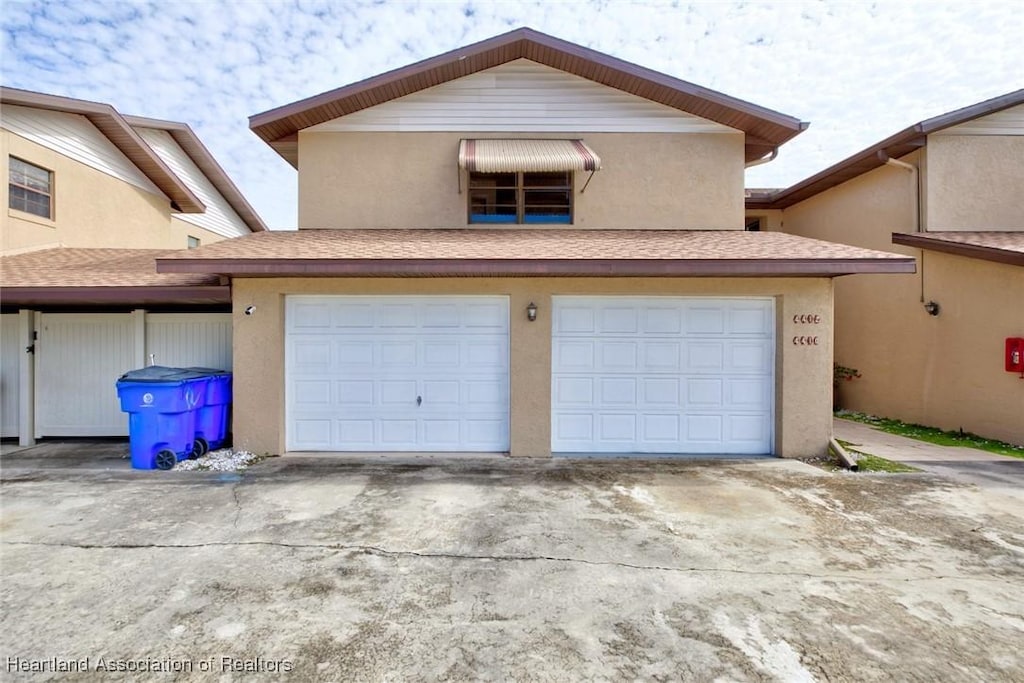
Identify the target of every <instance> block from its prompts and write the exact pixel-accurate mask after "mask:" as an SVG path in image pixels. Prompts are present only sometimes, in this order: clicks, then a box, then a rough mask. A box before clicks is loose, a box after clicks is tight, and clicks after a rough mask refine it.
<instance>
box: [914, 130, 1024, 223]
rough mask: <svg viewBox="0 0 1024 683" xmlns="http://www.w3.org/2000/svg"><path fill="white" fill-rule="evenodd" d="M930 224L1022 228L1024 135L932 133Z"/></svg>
mask: <svg viewBox="0 0 1024 683" xmlns="http://www.w3.org/2000/svg"><path fill="white" fill-rule="evenodd" d="M927 153H928V168H927V180H928V183H927V190H926V191H927V206H928V211H927V219H928V229H929V230H936V231H938V230H1000V231H1002V230H1012V231H1017V230H1024V201H1022V200H1021V198H1022V197H1024V135H1016V136H1013V135H942V134H936V135H929V136H928V148H927Z"/></svg>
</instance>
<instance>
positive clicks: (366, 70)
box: [2, 0, 1024, 227]
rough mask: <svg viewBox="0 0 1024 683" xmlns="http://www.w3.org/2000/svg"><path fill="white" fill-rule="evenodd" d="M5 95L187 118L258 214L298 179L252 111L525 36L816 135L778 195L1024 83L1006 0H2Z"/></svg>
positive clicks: (785, 174)
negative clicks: (562, 42)
mask: <svg viewBox="0 0 1024 683" xmlns="http://www.w3.org/2000/svg"><path fill="white" fill-rule="evenodd" d="M2 20H3V36H2V37H3V45H2V64H3V80H4V83H5V84H6V85H10V86H14V87H20V88H26V89H29V90H39V91H43V92H50V93H54V94H59V95H67V96H71V97H79V98H83V99H89V100H96V101H102V102H109V103H111V104H113V105H114V106H116V107H117V108H118V109H119V110H120V111H122V112H124V113H127V114H137V115H141V116H152V117H157V118H165V119H173V120H179V121H185V122H187V123H189V124H190V125H191V126H192V127H193V128H194V129H195V130H196V132H197V133H198V134H199V136H200V137H201V138H202V140H203V141H204V143H205V144H206V145H207V146H208V147H209V148H210V149H211V151H212V152H213V153H214V155H215V156H216V157H217V159H218V160H219V161H220V162H221V164H222V165H223V166H224V167H225V169H226V170H227V171H228V173H229V174H230V175H231V177H232V178H233V179H234V180H235V182H236V183H237V184H238V185H239V187H240V188H241V189H242V191H243V192H244V193H245V194H246V196H247V197H248V198H249V200H250V202H252V203H253V205H254V206H255V207H256V209H257V210H258V211H260V213H261V214H262V215H263V216H264V218H265V219H266V220H267V221H268V222H269V223H270V224H271V225H273V226H277V227H286V226H292V225H294V223H295V213H296V211H295V201H296V198H295V187H296V179H295V171H294V170H293V169H292V168H291V167H290V166H288V165H287V164H286V163H285V162H284V161H282V160H281V159H280V158H279V157H278V156H277V155H276V154H275V153H274V152H273V151H272V150H271V149H270V148H269V147H267V146H266V145H265V144H264V143H263V142H262V141H260V140H259V139H258V138H257V137H256V136H255V135H253V134H252V133H251V132H250V131H249V130H248V121H247V119H248V117H249V116H251V115H252V114H256V113H259V112H261V111H265V110H267V109H270V108H273V107H278V106H281V105H284V104H288V103H290V102H293V101H295V100H298V99H301V98H304V97H308V96H310V95H314V94H317V93H320V92H323V91H326V90H331V89H333V88H337V87H340V86H342V85H345V84H347V83H350V82H353V81H356V80H360V79H363V78H367V77H369V76H373V75H375V74H377V73H381V72H383V71H387V70H390V69H395V68H398V67H401V66H404V65H406V64H409V63H411V62H414V61H417V60H419V59H425V58H427V57H431V56H433V55H435V54H438V53H441V52H445V51H448V50H451V49H454V48H456V47H459V46H461V45H465V44H468V43H471V42H476V41H479V40H483V39H485V38H488V37H491V36H493V35H496V34H498V33H502V32H505V31H508V30H510V29H512V28H516V27H518V26H531V27H532V28H535V29H538V30H540V31H544V32H546V33H550V34H552V35H555V36H558V37H560V38H564V39H566V40H569V41H572V42H577V43H581V44H583V45H586V46H588V47H592V48H594V49H597V50H600V51H602V52H607V53H609V54H612V55H615V56H617V57H620V58H623V59H626V60H629V61H632V62H636V63H638V64H641V65H643V66H646V67H649V68H652V69H656V70H659V71H664V72H666V73H668V74H670V75H672V76H676V77H678V78H682V79H684V80H689V81H692V82H695V83H697V84H700V85H702V86H706V87H709V88H712V89H715V90H719V91H722V92H725V93H727V94H729V95H732V96H735V97H738V98H741V99H744V100H748V101H751V102H755V103H757V104H760V105H762V106H766V107H769V108H772V109H776V110H778V111H782V112H785V113H787V114H790V115H793V116H797V117H799V118H801V119H803V120H808V121H811V122H812V123H813V125H812V127H811V128H810V129H809V130H808V131H807V132H805V133H803V134H802V135H800V136H799V137H797V138H796V139H795V140H794V141H793V142H791V143H789V144H787V145H786V146H784V147H783V148H782V150H781V154H780V157H779V159H778V160H777V161H775V162H773V163H771V164H766V165H764V166H759V167H757V168H756V169H752V170H751V171H750V173H749V174H748V184H749V185H751V186H760V187H763V186H784V185H788V184H791V183H793V182H796V181H798V180H800V179H802V178H803V177H806V176H807V175H810V174H812V173H814V172H816V171H818V170H820V169H822V168H824V167H825V166H828V165H829V164H832V163H835V162H836V161H839V160H840V159H842V158H844V157H846V156H848V155H849V154H852V153H854V152H856V151H858V150H860V149H862V148H864V147H866V146H868V145H869V144H872V143H874V142H876V141H878V140H881V139H883V138H885V137H887V136H889V135H891V134H892V133H895V132H896V131H898V130H900V129H902V128H904V127H906V126H908V125H910V124H912V123H915V122H917V121H919V120H921V119H924V118H928V117H931V116H935V115H938V114H941V113H944V112H946V111H950V110H952V109H956V108H959V107H962V106H967V105H970V104H973V103H975V102H978V101H981V100H983V99H987V98H989V97H993V96H996V95H999V94H1003V93H1005V92H1009V91H1011V90H1014V89H1017V88H1020V87H1022V86H1024V83H1022V78H1021V75H1020V74H1021V73H1022V71H1021V68H1020V65H1021V63H1024V47H1022V44H1021V42H1020V39H1019V37H1020V36H1021V35H1024V19H1022V15H1021V14H1020V13H1019V11H1018V10H1017V8H1016V6H1015V5H1014V4H1012V3H1009V2H927V3H925V2H875V3H871V4H868V3H829V2H779V3H770V2H742V3H719V2H702V3H691V4H681V3H665V2H649V3H638V2H630V3H627V2H594V3H579V2H541V3H517V2H482V1H477V2H465V1H461V0H460V1H456V2H419V3H417V2H344V3H338V2H330V1H317V0H310V1H306V0H297V1H295V2H283V1H282V2H278V1H266V2H258V1H246V2H241V1H238V2H213V1H207V2H179V3H168V2H149V3H145V2H130V3H114V2H109V1H107V0H80V1H79V2H75V3H64V2H31V3H25V2H10V1H8V2H6V3H5V4H4V11H3V19H2Z"/></svg>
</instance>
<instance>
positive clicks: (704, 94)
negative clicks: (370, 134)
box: [249, 28, 808, 166]
mask: <svg viewBox="0 0 1024 683" xmlns="http://www.w3.org/2000/svg"><path fill="white" fill-rule="evenodd" d="M515 59H529V60H531V61H534V62H537V63H539V64H544V65H546V66H550V67H552V68H556V69H560V70H562V71H565V72H566V73H571V74H573V75H576V76H580V77H581V78H586V79H588V80H592V81H594V82H596V83H600V84H602V85H606V86H608V87H612V88H615V89H617V90H621V91H623V92H627V93H630V94H633V95H637V96H639V97H643V98H645V99H648V100H651V101H654V102H659V103H661V104H664V105H666V106H669V107H673V108H675V109H679V110H681V111H686V112H688V113H690V114H693V115H695V116H700V117H702V118H706V119H708V120H710V121H715V122H717V123H721V124H723V125H726V126H729V127H731V128H736V129H737V130H742V131H744V132H745V133H746V134H747V136H748V137H749V138H750V140H749V142H748V144H747V149H746V159H747V161H753V160H755V159H760V158H761V157H763V156H765V154H767V153H768V152H770V151H771V149H773V148H775V147H778V146H779V145H781V144H783V143H784V142H786V141H788V140H790V139H792V138H793V137H794V136H796V135H798V134H799V133H801V132H802V131H804V130H805V129H806V128H807V126H808V124H807V123H806V122H803V121H800V120H799V119H796V118H793V117H791V116H787V115H786V114H782V113H780V112H776V111H773V110H771V109H767V108H765V107H759V106H757V105H755V104H752V103H749V102H744V101H743V100H740V99H737V98H734V97H730V96H728V95H725V94H723V93H719V92H716V91H713V90H709V89H707V88H703V87H701V86H699V85H696V84H694V83H689V82H687V81H683V80H680V79H677V78H674V77H672V76H669V75H667V74H663V73H659V72H657V71H654V70H652V69H647V68H645V67H641V66H639V65H637V64H633V63H631V62H627V61H625V60H622V59H618V58H616V57H612V56H610V55H606V54H604V53H601V52H598V51H596V50H592V49H590V48H586V47H583V46H581V45H576V44H574V43H570V42H567V41H564V40H560V39H558V38H555V37H553V36H549V35H546V34H543V33H539V32H537V31H534V30H532V29H529V28H520V29H516V30H514V31H510V32H509V33H505V34H503V35H499V36H496V37H494V38H490V39H488V40H484V41H481V42H479V43H475V44H473V45H468V46H465V47H461V48H457V49H455V50H452V51H450V52H446V53H444V54H441V55H438V56H435V57H431V58H429V59H426V60H423V61H420V62H416V63H414V64H410V65H408V66H404V67H401V68H399V69H395V70H392V71H389V72H386V73H383V74H380V75H377V76H373V77H371V78H368V79H365V80H362V81H359V82H356V83H352V84H349V85H346V86H343V87H341V88H337V89H335V90H331V91H328V92H325V93H321V94H319V95H315V96H313V97H310V98H307V99H304V100H300V101H298V102H294V103H292V104H288V105H285V106H283V107H277V108H275V109H271V110H269V111H266V112H263V113H260V114H256V115H254V116H251V117H250V118H249V128H250V129H251V130H252V131H253V132H254V133H256V135H258V136H259V137H260V138H261V139H262V140H263V141H264V142H266V143H267V144H269V145H270V146H271V147H273V148H274V149H275V150H277V152H278V153H279V154H281V156H282V157H284V158H285V159H286V160H287V161H288V162H289V163H290V164H292V165H293V166H295V165H296V164H297V159H296V158H295V156H296V153H297V151H296V149H295V145H294V142H293V140H292V138H293V137H294V136H295V134H296V133H297V132H298V131H299V130H302V129H304V128H308V127H310V126H314V125H316V124H318V123H323V122H325V121H329V120H332V119H335V118H339V117H341V116H345V115H347V114H351V113H353V112H356V111H359V110H361V109H365V108H368V107H371V106H375V105H377V104H381V103H383V102H386V101H389V100H392V99H396V98H398V97H403V96H405V95H409V94H412V93H414V92H418V91H420V90H424V89H426V88H428V87H433V86H435V85H439V84H440V83H444V82H448V81H451V80H454V79H457V78H461V77H463V76H467V75H469V74H472V73H476V72H479V71H483V70H484V69H489V68H493V67H495V66H499V65H501V64H505V63H507V62H510V61H513V60H515ZM278 143H285V144H278Z"/></svg>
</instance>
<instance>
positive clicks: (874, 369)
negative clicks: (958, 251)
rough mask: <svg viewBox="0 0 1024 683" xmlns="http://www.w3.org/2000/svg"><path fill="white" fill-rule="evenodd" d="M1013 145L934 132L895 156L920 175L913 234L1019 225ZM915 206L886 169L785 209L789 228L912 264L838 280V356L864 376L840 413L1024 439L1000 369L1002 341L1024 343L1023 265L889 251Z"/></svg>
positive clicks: (1021, 391)
mask: <svg viewBox="0 0 1024 683" xmlns="http://www.w3.org/2000/svg"><path fill="white" fill-rule="evenodd" d="M1022 143H1024V138H1022V137H1012V136H931V137H929V139H928V145H927V147H926V148H924V149H922V150H920V151H918V152H915V153H913V154H911V155H908V156H906V157H904V158H903V159H902V160H903V161H905V162H908V163H913V164H915V165H917V166H918V167H919V168H920V169H921V174H922V178H921V181H922V186H923V188H924V197H923V198H922V199H923V201H922V202H921V204H922V209H921V225H922V227H923V228H924V229H926V230H941V229H957V230H967V229H979V230H996V229H1000V230H1011V229H1012V230H1024V216H1022V215H1021V211H1022V204H1021V197H1022V196H1024V194H1022V187H1021V185H1020V178H1021V175H1020V174H1021V172H1022V171H1024V147H1022V146H1021V144H1022ZM1014 155H1015V158H1014V159H1011V158H1010V157H1013V156H1014ZM986 165H988V166H987V167H986ZM915 203H916V191H915V180H914V174H913V173H912V172H910V171H908V170H905V169H902V168H897V167H893V166H883V167H881V168H878V169H875V170H873V171H870V172H868V173H866V174H864V175H861V176H859V177H857V178H854V179H853V180H850V181H848V182H846V183H843V184H842V185H839V186H837V187H834V188H832V189H830V190H827V191H825V192H822V193H821V194H818V195H815V196H814V197H811V198H809V199H807V200H805V201H803V202H800V203H798V204H796V205H794V206H791V207H789V208H786V209H785V210H784V211H783V212H782V219H781V221H780V223H779V225H780V226H781V229H782V230H784V231H786V232H789V233H793V234H796V235H801V236H805V237H813V238H817V239H824V240H830V241H834V242H843V243H847V244H853V245H857V246H862V247H868V248H872V249H882V250H886V251H890V252H898V253H904V254H908V255H912V256H915V257H917V259H918V272H917V273H916V274H914V275H885V276H865V275H854V276H850V277H843V278H839V279H838V280H837V281H836V285H835V301H836V306H835V333H836V342H835V355H836V361H837V362H838V363H840V364H842V365H845V366H847V367H852V368H856V369H857V370H859V371H860V372H861V373H862V375H863V377H861V378H860V379H857V380H854V381H851V382H844V383H843V384H842V386H841V387H840V400H841V404H842V407H844V408H849V409H853V410H858V411H863V412H867V413H871V414H875V415H881V416H886V417H892V418H898V419H902V420H905V421H909V422H915V423H921V424H926V425H930V426H936V427H941V428H943V429H960V428H962V429H964V430H965V431H970V432H974V433H977V434H981V435H983V436H987V437H992V438H998V439H1003V440H1007V441H1010V442H1013V443H1024V381H1022V380H1020V379H1019V377H1018V376H1017V375H1014V374H1012V373H1008V372H1005V370H1004V366H1003V344H1004V340H1005V338H1006V337H1011V336H1024V305H1022V303H1021V302H1022V301H1024V269H1022V268H1020V267H1017V266H1010V265H1004V264H1001V263H994V262H991V261H985V260H980V259H975V258H967V257H964V256H954V255H947V254H942V253H939V252H935V251H928V250H924V251H922V250H920V249H914V248H910V247H904V246H899V245H895V244H893V243H892V233H894V232H904V233H913V232H915V231H917V213H916V211H917V208H916V207H915ZM1014 226H1015V227H1014ZM928 301H935V302H937V303H938V304H939V305H940V307H941V309H940V313H939V315H938V316H931V315H929V314H928V313H927V312H926V311H925V309H924V306H923V304H924V303H925V302H928Z"/></svg>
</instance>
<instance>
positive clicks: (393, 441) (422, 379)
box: [286, 296, 509, 451]
mask: <svg viewBox="0 0 1024 683" xmlns="http://www.w3.org/2000/svg"><path fill="white" fill-rule="evenodd" d="M311 301H312V303H315V304H317V306H326V307H327V308H328V309H329V310H330V311H331V317H332V320H333V324H332V327H331V329H330V330H328V331H327V332H325V333H320V332H318V333H316V334H308V333H307V332H306V331H302V332H298V331H296V329H295V327H294V326H293V325H292V324H291V312H292V311H293V310H300V309H302V308H303V307H308V306H307V305H308V304H309V303H310V302H311ZM507 311H508V304H507V298H505V297H459V296H453V297H419V296H412V297H386V296H385V297H360V296H323V297H289V299H288V304H287V316H288V317H287V318H286V327H287V345H288V347H289V353H288V354H287V358H288V359H289V366H288V368H287V374H288V378H289V379H288V382H287V387H288V397H287V406H288V408H287V411H288V425H289V426H288V432H287V436H286V441H287V446H288V448H289V449H291V450H338V451H345V450H348V451H352V450H358V451H374V450H384V451H417V450H435V451H504V450H507V449H508V401H509V383H508V312H507ZM347 316H353V317H354V320H353V321H349V320H348V319H347ZM307 317H308V316H307ZM314 342H326V343H328V344H329V345H330V346H331V348H333V351H334V352H333V354H332V355H331V356H330V358H329V362H328V363H327V365H326V366H325V365H323V364H322V363H319V362H318V363H315V364H312V363H309V362H307V361H305V360H303V358H302V355H303V354H301V353H297V352H296V350H297V349H299V348H305V347H308V346H309V345H310V344H313V343H314ZM310 348H316V347H315V346H313V347H310ZM316 360H317V361H322V360H323V355H322V354H320V355H319V356H317V357H316ZM325 379H326V380H328V381H329V382H330V383H331V386H332V387H333V388H334V393H333V394H332V395H331V396H330V398H329V403H328V404H327V406H326V408H327V411H326V413H324V412H323V411H320V412H317V413H316V414H314V415H310V414H307V411H309V410H314V409H317V408H318V406H316V405H310V404H309V401H308V400H306V399H304V398H302V397H300V394H301V393H302V392H303V391H304V388H303V385H302V384H300V382H302V381H306V380H308V381H322V380H325ZM316 395H317V398H318V400H320V399H322V398H323V397H324V395H323V392H322V391H319V390H318V393H317V394H316ZM417 398H419V399H420V400H419V401H417ZM323 416H326V417H327V418H328V419H329V420H330V422H331V423H332V424H333V427H332V433H331V436H330V438H329V439H328V440H327V443H324V441H323V439H322V438H321V436H322V435H321V434H320V432H317V433H316V434H315V435H314V436H315V438H316V443H315V444H311V443H306V442H304V441H303V439H302V438H301V437H300V436H299V431H298V430H297V429H296V428H294V427H293V425H298V424H299V423H300V422H301V421H302V420H304V419H306V418H310V417H315V418H321V417H323Z"/></svg>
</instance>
